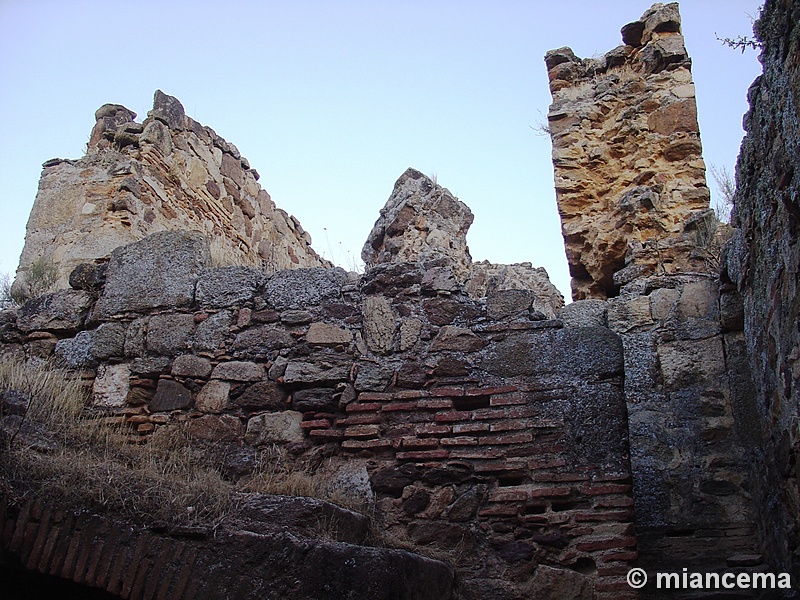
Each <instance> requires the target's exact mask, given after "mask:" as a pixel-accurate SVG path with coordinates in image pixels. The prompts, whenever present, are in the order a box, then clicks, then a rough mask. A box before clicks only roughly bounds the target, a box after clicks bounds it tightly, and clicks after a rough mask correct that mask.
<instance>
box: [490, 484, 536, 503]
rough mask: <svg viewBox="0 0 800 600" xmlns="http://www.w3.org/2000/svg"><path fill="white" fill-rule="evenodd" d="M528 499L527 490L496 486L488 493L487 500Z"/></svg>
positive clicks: (508, 500)
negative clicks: (496, 487)
mask: <svg viewBox="0 0 800 600" xmlns="http://www.w3.org/2000/svg"><path fill="white" fill-rule="evenodd" d="M527 499H528V492H526V491H525V490H515V489H514V488H513V487H507V488H498V489H496V490H492V492H491V493H490V494H489V502H519V501H522V500H527Z"/></svg>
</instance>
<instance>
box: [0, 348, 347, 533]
mask: <svg viewBox="0 0 800 600" xmlns="http://www.w3.org/2000/svg"><path fill="white" fill-rule="evenodd" d="M3 390H17V391H21V392H24V393H25V394H27V395H28V396H29V397H30V399H31V401H30V405H29V408H28V411H27V413H26V414H25V415H24V417H23V420H24V422H26V423H27V424H28V425H35V426H36V427H38V428H39V429H41V430H43V431H44V432H46V435H47V436H49V437H50V438H52V439H53V440H55V441H56V442H57V444H56V447H57V449H56V450H55V451H50V452H42V451H36V450H34V449H32V448H31V447H29V445H27V444H26V443H25V440H24V436H22V435H20V436H19V437H18V436H15V435H12V436H6V437H5V439H4V441H3V447H2V448H0V451H2V453H3V454H4V457H3V460H2V461H0V463H2V464H0V472H1V473H2V478H3V481H2V483H3V488H6V489H8V490H11V489H13V491H14V492H15V493H23V494H28V495H30V494H33V495H39V496H42V497H45V498H47V499H48V500H49V501H51V502H59V503H63V504H64V505H67V506H75V507H84V508H92V509H96V510H104V511H111V512H115V513H118V514H122V515H126V516H129V517H132V518H136V519H139V520H142V521H144V522H148V523H151V524H158V525H164V526H167V527H174V526H198V527H212V528H213V527H216V526H217V525H218V524H219V523H221V522H222V520H223V519H225V518H226V517H227V516H229V515H231V514H232V513H234V512H235V509H236V504H237V499H238V498H240V497H241V492H244V493H264V494H284V495H292V496H307V497H315V498H320V499H323V500H328V501H332V502H334V503H338V504H341V505H343V506H345V507H346V508H351V509H355V508H356V507H355V506H353V504H352V502H347V499H346V498H344V497H339V496H338V495H337V494H336V493H328V492H327V491H326V490H325V487H324V485H323V482H322V481H320V479H319V478H315V477H314V476H313V475H312V474H311V473H310V472H309V471H306V470H303V469H302V468H298V466H297V465H296V464H295V463H294V462H293V461H292V460H291V459H290V458H289V457H288V456H287V455H286V453H285V452H284V451H283V450H282V449H281V448H277V447H276V448H270V449H266V450H265V451H263V452H261V454H260V457H259V460H258V461H257V466H256V469H255V470H254V472H253V473H252V474H251V475H249V476H248V477H245V478H242V479H240V480H238V481H232V480H230V479H226V477H225V475H224V472H225V469H224V467H223V465H222V464H221V459H219V455H220V453H218V452H214V451H213V450H214V449H213V448H210V447H209V445H208V444H205V445H204V444H201V443H198V442H197V441H195V440H192V438H191V437H190V436H189V435H188V433H187V430H186V427H185V426H184V425H185V424H180V423H176V424H172V425H170V426H162V427H160V428H159V429H158V430H157V431H156V433H155V434H154V435H152V436H150V437H149V438H142V437H141V436H138V435H137V434H135V433H134V432H133V430H132V429H130V428H129V427H128V426H126V425H124V424H123V425H115V426H109V425H104V424H103V419H102V417H103V416H104V415H103V414H98V413H96V412H93V411H91V410H90V409H86V408H85V405H86V392H85V389H84V387H83V386H82V385H81V382H80V381H79V380H77V379H75V378H74V377H73V376H72V375H70V373H69V372H67V371H65V370H63V369H59V368H57V367H54V366H53V365H51V364H49V363H46V362H41V363H38V364H34V363H24V362H20V361H15V360H7V361H4V362H3V363H2V364H0V391H3ZM0 416H2V415H0ZM98 417H99V418H98ZM132 442H136V443H132Z"/></svg>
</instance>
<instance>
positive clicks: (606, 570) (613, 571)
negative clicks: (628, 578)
mask: <svg viewBox="0 0 800 600" xmlns="http://www.w3.org/2000/svg"><path fill="white" fill-rule="evenodd" d="M630 570H631V566H630V565H629V564H626V563H622V564H613V565H601V566H598V567H597V575H598V576H600V577H608V576H609V575H627V574H628V571H630Z"/></svg>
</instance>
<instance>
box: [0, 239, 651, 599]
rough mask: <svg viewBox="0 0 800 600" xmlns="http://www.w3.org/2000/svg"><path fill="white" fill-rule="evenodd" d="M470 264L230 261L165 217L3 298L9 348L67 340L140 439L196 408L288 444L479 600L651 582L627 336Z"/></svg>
mask: <svg viewBox="0 0 800 600" xmlns="http://www.w3.org/2000/svg"><path fill="white" fill-rule="evenodd" d="M134 274H135V275H136V277H134V276H133V275H134ZM454 278H455V275H454V273H453V272H452V270H451V269H450V267H447V266H425V265H423V264H421V263H406V262H394V263H386V264H378V265H376V266H374V267H373V268H371V269H369V270H368V271H367V273H366V274H364V275H363V276H360V277H359V276H358V275H355V274H352V273H346V272H344V271H343V270H341V269H325V268H301V269H294V270H283V271H278V272H276V273H275V274H273V275H271V276H268V275H265V274H264V273H262V272H261V271H260V270H258V269H255V268H252V267H244V266H239V267H219V268H209V259H208V248H207V242H206V240H205V239H204V238H203V237H202V236H200V235H199V234H196V233H188V232H162V233H157V234H153V235H151V236H149V237H147V238H145V239H143V240H142V241H139V242H136V243H133V244H130V245H127V246H124V247H122V248H119V249H117V250H115V251H114V252H113V253H112V256H111V259H110V261H109V263H108V268H107V274H106V280H105V283H104V284H103V285H100V286H96V287H93V288H92V287H89V289H72V290H62V291H58V292H54V293H51V294H46V295H44V296H41V297H39V298H37V299H33V300H31V301H29V302H28V303H26V304H25V305H24V306H23V307H22V308H21V309H20V310H19V311H18V313H16V314H14V315H13V317H14V318H12V314H13V313H8V312H6V313H3V318H2V323H3V325H2V331H1V332H0V336H1V339H2V341H3V345H2V351H3V353H4V355H5V356H10V355H12V354H17V355H24V356H26V357H28V358H31V357H46V356H50V355H54V356H55V357H56V359H57V360H59V361H61V362H62V363H63V364H66V365H68V366H69V367H71V368H72V369H74V370H76V371H77V372H80V373H81V374H82V377H83V378H84V379H85V381H86V382H87V384H89V385H91V386H92V391H93V394H92V406H93V409H94V410H99V411H101V413H102V414H104V415H105V417H104V418H105V419H106V422H108V423H115V424H121V425H122V426H124V427H128V428H129V430H130V432H131V435H132V436H134V437H141V438H147V437H148V436H150V435H153V434H156V433H158V432H159V431H161V432H163V431H164V430H169V428H170V427H172V426H173V425H175V424H178V423H182V424H184V426H185V427H187V428H188V431H189V433H190V435H192V436H193V437H194V439H195V440H196V441H197V443H199V444H202V443H208V444H214V445H217V446H220V445H221V446H225V447H227V448H228V449H229V450H230V451H229V452H227V453H226V455H227V456H230V457H234V458H233V459H236V460H238V462H237V464H238V465H240V466H241V465H243V464H252V462H253V461H252V458H253V457H255V456H257V455H258V453H259V452H261V451H268V450H269V449H271V448H274V447H281V448H283V449H284V450H285V452H286V453H287V454H289V455H291V456H294V457H295V460H296V461H297V464H298V468H300V465H303V466H304V467H305V468H311V469H316V470H315V473H316V476H317V477H318V478H319V479H320V480H322V481H325V482H328V483H329V484H330V485H331V486H335V487H337V488H338V489H339V490H340V491H341V492H343V493H347V494H350V495H351V496H355V497H357V498H359V499H360V500H361V501H362V502H369V503H372V504H373V505H374V506H375V513H376V519H377V520H378V523H379V525H380V528H381V530H383V531H384V532H385V534H386V535H387V536H389V537H390V538H391V539H393V540H395V542H397V543H399V544H401V545H403V546H406V547H411V548H416V549H423V548H424V549H427V550H428V551H434V552H437V553H439V554H442V555H445V556H447V557H448V560H449V561H451V562H452V563H453V564H454V566H455V568H456V574H457V582H458V594H459V597H461V598H474V599H478V598H480V599H485V598H498V599H499V598H519V599H522V598H529V597H537V598H547V597H554V598H555V597H559V598H563V597H570V598H586V599H589V598H624V597H635V595H634V594H633V593H632V591H631V590H630V589H629V588H628V586H627V584H626V583H625V574H626V573H627V571H628V569H629V568H630V565H631V564H632V563H633V561H634V560H635V559H636V557H637V549H636V544H637V539H636V535H635V531H634V526H633V509H632V506H633V499H632V492H631V472H630V466H629V460H628V435H627V418H626V407H625V401H624V396H623V353H622V344H621V341H620V338H619V337H618V336H617V335H616V334H614V333H613V332H612V331H610V330H609V329H608V328H606V327H603V326H601V325H598V324H595V323H592V324H574V325H570V324H569V323H565V322H564V321H561V320H557V319H549V318H547V317H546V316H545V315H543V314H542V312H541V311H539V310H536V309H535V300H536V297H535V292H534V291H532V290H520V289H511V290H496V291H491V292H490V293H489V295H488V296H487V297H485V298H482V299H479V300H476V299H473V298H471V297H470V296H469V295H468V294H467V293H466V291H465V289H464V286H463V285H462V284H460V283H458V282H457V281H456V280H455V279H454ZM73 279H74V278H73ZM88 279H91V278H88ZM236 457H238V458H236ZM248 457H250V459H249V460H248ZM245 476H246V469H245ZM548 594H549V595H548Z"/></svg>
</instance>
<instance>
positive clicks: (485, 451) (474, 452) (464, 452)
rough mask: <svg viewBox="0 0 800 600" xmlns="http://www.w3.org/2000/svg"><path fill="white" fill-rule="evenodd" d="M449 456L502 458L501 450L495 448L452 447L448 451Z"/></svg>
mask: <svg viewBox="0 0 800 600" xmlns="http://www.w3.org/2000/svg"><path fill="white" fill-rule="evenodd" d="M450 458H463V459H466V460H480V459H490V458H503V452H502V451H501V450H498V449H497V448H480V449H478V448H474V449H473V448H464V449H461V448H454V449H453V450H451V451H450Z"/></svg>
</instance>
